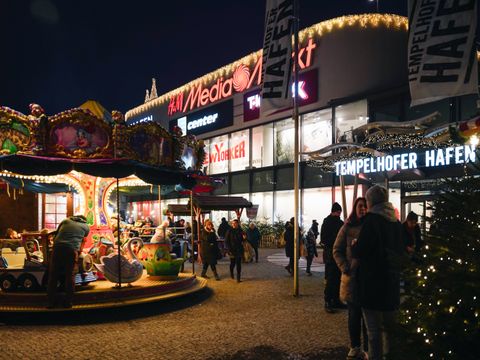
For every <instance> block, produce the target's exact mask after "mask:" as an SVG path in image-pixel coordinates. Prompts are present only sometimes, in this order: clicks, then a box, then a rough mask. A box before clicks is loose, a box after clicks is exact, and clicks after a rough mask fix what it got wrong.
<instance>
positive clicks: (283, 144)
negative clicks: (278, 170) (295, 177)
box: [274, 119, 295, 165]
mask: <svg viewBox="0 0 480 360" xmlns="http://www.w3.org/2000/svg"><path fill="white" fill-rule="evenodd" d="M294 134H295V129H294V123H293V120H292V119H287V120H282V121H278V122H276V123H275V138H274V140H275V163H276V164H277V165H281V164H291V163H293V158H294V140H295V136H294Z"/></svg>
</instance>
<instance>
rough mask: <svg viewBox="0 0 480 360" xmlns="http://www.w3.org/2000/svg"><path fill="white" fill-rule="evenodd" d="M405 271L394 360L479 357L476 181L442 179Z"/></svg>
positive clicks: (479, 196)
mask: <svg viewBox="0 0 480 360" xmlns="http://www.w3.org/2000/svg"><path fill="white" fill-rule="evenodd" d="M427 220H428V221H429V223H430V224H431V225H430V228H429V230H428V231H427V233H426V234H425V236H424V240H425V244H426V246H425V247H424V249H423V250H422V252H421V254H420V255H419V258H418V259H416V261H412V262H410V264H409V265H408V267H407V270H406V275H405V279H406V294H405V296H404V297H403V298H402V304H401V312H400V317H401V321H400V329H399V333H398V334H397V336H396V337H395V342H396V344H395V345H394V346H393V351H394V352H395V355H394V356H393V358H395V359H462V360H469V359H480V328H479V313H480V266H479V264H480V177H470V176H469V177H464V178H458V179H455V180H446V181H445V182H444V189H443V192H442V194H441V195H439V197H438V198H437V199H436V200H435V201H434V202H433V205H432V216H431V217H430V218H429V219H427Z"/></svg>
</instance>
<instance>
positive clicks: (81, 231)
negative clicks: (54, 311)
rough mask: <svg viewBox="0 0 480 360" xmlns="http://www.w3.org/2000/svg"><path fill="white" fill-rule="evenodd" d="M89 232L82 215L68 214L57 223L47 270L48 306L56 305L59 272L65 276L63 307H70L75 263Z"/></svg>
mask: <svg viewBox="0 0 480 360" xmlns="http://www.w3.org/2000/svg"><path fill="white" fill-rule="evenodd" d="M89 232H90V227H89V226H88V225H87V219H86V218H85V216H83V215H76V216H70V217H69V218H67V219H65V220H63V221H62V222H61V223H60V225H58V228H57V234H56V236H55V239H54V243H53V253H52V258H51V260H50V265H49V272H48V287H47V295H48V306H47V307H48V308H53V307H55V306H56V300H57V299H56V297H57V284H58V280H59V278H60V274H64V276H65V298H64V300H63V307H64V308H71V307H72V299H73V291H74V289H75V265H76V264H77V262H78V256H79V255H80V253H81V251H82V248H83V245H84V240H85V237H86V236H88V234H89Z"/></svg>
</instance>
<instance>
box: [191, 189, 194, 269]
mask: <svg viewBox="0 0 480 360" xmlns="http://www.w3.org/2000/svg"><path fill="white" fill-rule="evenodd" d="M190 222H191V225H190V230H191V234H192V237H191V240H192V254H191V255H192V274H195V238H194V237H193V191H192V190H190Z"/></svg>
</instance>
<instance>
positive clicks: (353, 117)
mask: <svg viewBox="0 0 480 360" xmlns="http://www.w3.org/2000/svg"><path fill="white" fill-rule="evenodd" d="M367 114H368V112H367V101H366V100H361V101H356V102H354V103H351V104H346V105H340V106H337V107H336V108H335V130H336V134H335V137H336V141H337V142H345V141H347V142H356V141H357V139H355V138H354V135H353V129H356V128H357V127H359V126H362V125H365V124H366V123H367V122H368V115H367Z"/></svg>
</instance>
